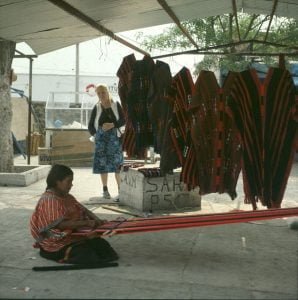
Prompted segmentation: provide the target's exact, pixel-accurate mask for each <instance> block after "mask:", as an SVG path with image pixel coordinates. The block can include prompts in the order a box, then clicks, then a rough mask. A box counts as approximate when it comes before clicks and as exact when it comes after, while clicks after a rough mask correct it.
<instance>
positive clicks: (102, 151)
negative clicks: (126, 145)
mask: <svg viewBox="0 0 298 300" xmlns="http://www.w3.org/2000/svg"><path fill="white" fill-rule="evenodd" d="M122 164H123V152H122V145H121V142H120V140H119V138H118V136H117V130H116V129H115V128H113V129H110V130H107V131H103V130H102V129H101V128H98V130H97V132H96V136H95V151H94V159H93V173H94V174H102V173H114V172H117V171H119V168H120V166H121V165H122Z"/></svg>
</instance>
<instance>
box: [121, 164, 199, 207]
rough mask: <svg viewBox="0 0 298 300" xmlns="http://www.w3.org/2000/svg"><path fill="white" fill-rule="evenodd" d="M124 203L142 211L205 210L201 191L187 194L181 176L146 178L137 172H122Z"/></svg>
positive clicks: (122, 197)
mask: <svg viewBox="0 0 298 300" xmlns="http://www.w3.org/2000/svg"><path fill="white" fill-rule="evenodd" d="M120 179H121V184H120V191H119V199H120V203H123V204H125V205H128V206H130V207H133V208H135V209H138V210H140V211H147V212H153V211H156V210H177V209H183V208H194V207H196V208H198V209H200V208H201V196H200V195H199V193H198V190H192V191H187V189H186V188H185V185H184V183H183V182H180V172H178V171H177V172H174V174H173V175H166V176H164V177H145V176H144V175H143V174H142V173H141V172H139V171H138V170H137V169H128V171H121V172H120Z"/></svg>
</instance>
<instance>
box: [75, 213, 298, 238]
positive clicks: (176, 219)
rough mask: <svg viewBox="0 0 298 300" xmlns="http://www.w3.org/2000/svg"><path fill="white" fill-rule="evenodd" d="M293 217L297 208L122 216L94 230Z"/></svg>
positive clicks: (135, 229) (139, 229)
mask: <svg viewBox="0 0 298 300" xmlns="http://www.w3.org/2000/svg"><path fill="white" fill-rule="evenodd" d="M292 216H298V207H294V208H280V209H266V210H255V211H241V212H239V211H238V212H228V213H217V214H201V215H188V216H166V217H154V218H133V219H129V220H127V219H125V218H119V219H116V220H113V221H109V222H107V223H105V224H104V225H102V226H101V227H100V228H98V229H96V230H94V231H96V232H98V233H99V234H101V235H103V236H112V235H114V234H129V233H138V232H150V231H161V230H170V229H182V228H191V227H201V226H214V225H224V224H233V223H243V222H252V221H257V220H270V219H276V218H284V217H292ZM90 231H91V230H90V229H81V230H79V231H77V232H73V233H72V235H74V236H84V235H86V234H88V233H90Z"/></svg>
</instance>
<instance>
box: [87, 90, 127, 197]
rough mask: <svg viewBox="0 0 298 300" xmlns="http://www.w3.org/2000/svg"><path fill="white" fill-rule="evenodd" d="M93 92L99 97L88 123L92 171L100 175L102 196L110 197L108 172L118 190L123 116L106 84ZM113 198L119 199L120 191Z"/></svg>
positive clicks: (121, 161) (121, 159) (121, 157)
mask: <svg viewBox="0 0 298 300" xmlns="http://www.w3.org/2000/svg"><path fill="white" fill-rule="evenodd" d="M95 92H96V94H97V96H98V103H97V104H95V105H94V107H93V110H92V112H91V116H90V120H89V124H88V130H89V132H90V134H91V136H94V137H95V151H94V160H93V173H94V174H100V177H101V182H102V186H103V197H104V198H106V199H110V198H111V195H110V193H109V190H108V173H115V178H116V181H117V185H118V192H119V186H120V174H119V173H120V167H121V165H122V164H123V152H122V145H121V141H120V137H121V127H123V126H124V124H125V119H124V114H123V110H122V107H121V105H120V103H119V102H115V101H113V99H112V97H111V95H110V93H109V91H108V88H107V86H105V85H98V86H97V87H96V89H95ZM114 201H119V193H118V196H117V198H116V199H115V200H114Z"/></svg>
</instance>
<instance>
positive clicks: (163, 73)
mask: <svg viewBox="0 0 298 300" xmlns="http://www.w3.org/2000/svg"><path fill="white" fill-rule="evenodd" d="M171 83H172V75H171V71H170V66H169V65H168V64H167V63H164V62H162V61H159V60H157V61H156V63H155V67H154V71H153V74H152V81H151V86H150V88H149V92H148V97H147V102H148V112H149V118H150V122H151V124H152V129H153V139H154V142H153V146H154V152H155V153H159V154H160V153H161V147H162V143H163V136H164V133H165V128H166V124H167V122H168V117H169V110H170V111H172V105H171V104H170V102H169V101H168V99H167V97H168V89H169V87H170V85H171Z"/></svg>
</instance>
